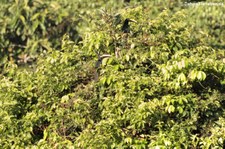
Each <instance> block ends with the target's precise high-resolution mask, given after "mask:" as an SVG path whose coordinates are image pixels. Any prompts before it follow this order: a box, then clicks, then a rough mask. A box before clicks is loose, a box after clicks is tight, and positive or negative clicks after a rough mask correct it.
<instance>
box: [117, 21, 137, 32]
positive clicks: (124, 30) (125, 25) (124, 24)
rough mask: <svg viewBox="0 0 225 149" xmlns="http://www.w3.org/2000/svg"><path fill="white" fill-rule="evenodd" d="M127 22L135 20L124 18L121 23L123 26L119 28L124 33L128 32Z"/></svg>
mask: <svg viewBox="0 0 225 149" xmlns="http://www.w3.org/2000/svg"><path fill="white" fill-rule="evenodd" d="M129 22H135V23H136V21H135V20H132V19H129V18H127V19H125V21H124V23H123V26H122V28H121V30H122V31H123V32H124V33H130V25H129Z"/></svg>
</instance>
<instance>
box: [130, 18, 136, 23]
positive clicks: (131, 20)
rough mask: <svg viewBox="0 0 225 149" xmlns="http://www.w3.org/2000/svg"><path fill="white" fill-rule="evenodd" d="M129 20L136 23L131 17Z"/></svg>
mask: <svg viewBox="0 0 225 149" xmlns="http://www.w3.org/2000/svg"><path fill="white" fill-rule="evenodd" d="M129 21H130V22H134V23H137V21H136V20H133V19H129Z"/></svg>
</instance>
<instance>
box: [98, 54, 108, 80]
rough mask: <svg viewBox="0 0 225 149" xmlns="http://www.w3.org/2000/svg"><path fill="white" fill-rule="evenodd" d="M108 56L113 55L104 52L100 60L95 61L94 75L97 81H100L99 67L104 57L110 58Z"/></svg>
mask: <svg viewBox="0 0 225 149" xmlns="http://www.w3.org/2000/svg"><path fill="white" fill-rule="evenodd" d="M108 57H111V55H110V54H103V55H101V56H100V55H99V56H98V60H97V61H96V63H95V75H94V78H95V81H98V68H99V67H100V65H101V64H102V60H103V59H104V58H108Z"/></svg>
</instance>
